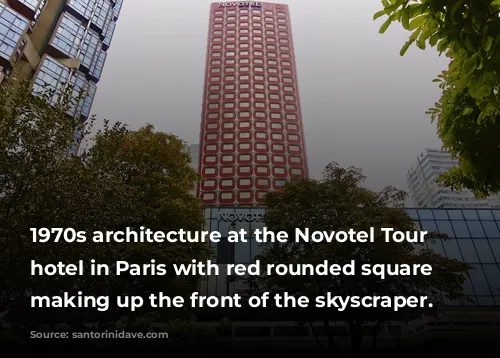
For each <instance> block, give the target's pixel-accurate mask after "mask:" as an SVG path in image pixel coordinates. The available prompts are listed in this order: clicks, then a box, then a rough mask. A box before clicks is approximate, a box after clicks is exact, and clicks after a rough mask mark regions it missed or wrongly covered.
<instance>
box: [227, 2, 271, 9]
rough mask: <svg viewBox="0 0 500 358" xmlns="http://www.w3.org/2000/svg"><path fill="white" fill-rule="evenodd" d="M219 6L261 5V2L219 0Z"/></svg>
mask: <svg viewBox="0 0 500 358" xmlns="http://www.w3.org/2000/svg"><path fill="white" fill-rule="evenodd" d="M219 7H259V8H260V7H262V3H260V2H256V1H231V2H220V3H219Z"/></svg>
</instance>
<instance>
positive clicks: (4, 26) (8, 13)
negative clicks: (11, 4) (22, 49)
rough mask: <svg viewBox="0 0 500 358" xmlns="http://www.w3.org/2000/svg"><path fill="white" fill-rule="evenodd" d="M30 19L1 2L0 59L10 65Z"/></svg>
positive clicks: (4, 64)
mask: <svg viewBox="0 0 500 358" xmlns="http://www.w3.org/2000/svg"><path fill="white" fill-rule="evenodd" d="M28 25H29V20H28V19H26V18H25V17H24V16H22V15H21V14H19V13H17V12H16V11H15V10H13V9H11V8H8V7H7V6H6V5H4V4H2V3H0V60H1V62H2V66H9V65H10V61H11V59H12V57H13V55H14V53H15V51H16V48H17V47H18V45H19V42H20V40H21V37H22V36H23V34H24V33H25V31H26V29H27V27H28Z"/></svg>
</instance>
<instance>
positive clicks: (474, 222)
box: [201, 208, 500, 306]
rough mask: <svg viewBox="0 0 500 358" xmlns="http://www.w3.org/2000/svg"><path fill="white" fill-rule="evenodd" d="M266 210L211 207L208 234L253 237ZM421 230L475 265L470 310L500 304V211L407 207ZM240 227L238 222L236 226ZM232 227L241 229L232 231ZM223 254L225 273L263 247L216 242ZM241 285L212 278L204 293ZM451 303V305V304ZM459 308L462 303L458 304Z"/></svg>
mask: <svg viewBox="0 0 500 358" xmlns="http://www.w3.org/2000/svg"><path fill="white" fill-rule="evenodd" d="M264 212H265V209H263V208H245V209H244V208H240V209H238V208H236V209H235V208H206V209H205V230H210V231H219V232H220V233H221V234H222V235H223V236H224V235H227V232H228V231H233V230H236V231H238V230H240V229H245V230H246V231H247V232H248V233H252V232H253V231H254V230H255V229H257V228H262V227H263V226H264V222H263V221H262V218H261V215H262V214H264ZM407 212H408V214H409V215H410V216H411V217H412V219H413V220H414V221H415V224H416V225H417V227H419V228H420V229H421V230H425V231H438V232H441V233H444V234H447V236H448V237H449V239H448V240H436V242H435V243H432V244H431V243H429V244H428V245H429V247H430V248H431V249H432V250H434V251H436V252H438V253H439V254H441V255H443V256H446V257H449V258H454V259H457V260H460V261H463V262H467V263H469V264H471V265H472V266H473V267H474V270H471V271H470V273H469V275H470V278H469V280H468V281H467V282H466V284H465V287H464V289H465V293H466V294H467V295H468V296H469V297H470V298H471V299H473V301H474V303H473V304H469V305H470V306H500V271H499V265H500V210H496V209H492V210H487V209H484V210H482V209H481V210H479V209H478V210H475V209H462V210H460V209H407ZM232 223H234V224H232ZM230 225H235V226H234V228H233V227H232V228H231V229H230ZM212 245H213V247H214V248H215V249H216V250H217V253H218V260H219V261H218V262H219V264H221V265H222V266H221V272H222V273H223V272H224V270H225V264H228V263H241V264H249V263H250V262H251V261H252V260H253V258H254V257H255V255H258V254H259V253H260V252H261V251H262V249H263V247H262V246H261V245H262V244H259V243H257V242H256V241H255V239H254V238H253V237H252V235H249V240H248V243H237V244H229V243H228V242H227V240H224V239H223V240H221V242H220V243H218V244H212ZM238 285H241V284H238V283H231V284H230V285H229V287H228V286H227V284H226V277H225V276H224V275H221V276H219V277H207V281H206V282H204V284H203V285H202V288H201V290H202V292H206V293H210V294H216V295H223V294H226V291H227V290H228V288H229V293H230V294H232V293H234V292H237V291H238V290H240V289H242V287H239V286H238ZM448 304H449V305H451V304H452V303H451V302H448ZM455 304H456V303H455Z"/></svg>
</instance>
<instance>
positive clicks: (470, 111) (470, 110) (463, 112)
mask: <svg viewBox="0 0 500 358" xmlns="http://www.w3.org/2000/svg"><path fill="white" fill-rule="evenodd" d="M472 112H474V109H472V108H470V107H466V108H464V110H463V111H462V115H463V116H468V115H470V114H472Z"/></svg>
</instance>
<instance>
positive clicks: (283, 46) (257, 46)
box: [212, 37, 291, 53]
mask: <svg viewBox="0 0 500 358" xmlns="http://www.w3.org/2000/svg"><path fill="white" fill-rule="evenodd" d="M266 42H269V43H268V44H269V45H271V46H269V47H267V46H266V50H268V51H276V49H275V47H276V46H275V45H274V44H275V43H276V39H272V38H269V40H268V39H267V38H266ZM278 42H279V43H280V46H279V50H280V51H281V52H285V53H289V52H291V48H290V47H289V46H287V45H289V44H290V41H288V40H286V39H283V40H282V41H278ZM222 43H223V41H222V38H221V37H216V38H214V39H213V42H212V44H214V45H215V44H222ZM224 48H225V50H226V51H231V50H236V49H239V50H240V51H244V50H248V49H250V48H252V49H254V50H263V49H264V43H263V42H262V41H258V42H253V43H252V44H250V43H249V42H240V43H238V44H236V43H234V42H231V43H225V44H224ZM272 48H274V49H273V50H271V49H272ZM217 49H218V47H217ZM212 50H216V49H214V48H213V46H212Z"/></svg>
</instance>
